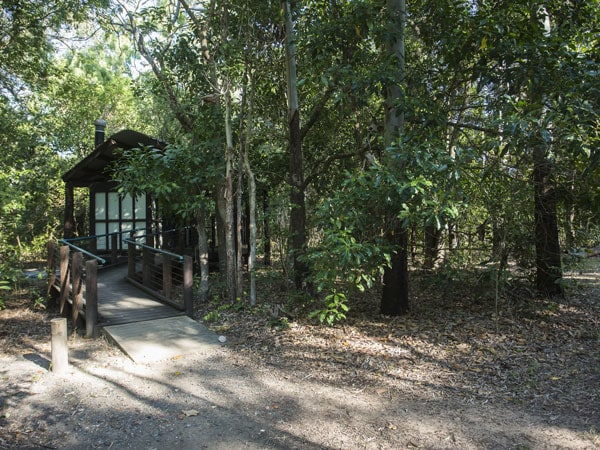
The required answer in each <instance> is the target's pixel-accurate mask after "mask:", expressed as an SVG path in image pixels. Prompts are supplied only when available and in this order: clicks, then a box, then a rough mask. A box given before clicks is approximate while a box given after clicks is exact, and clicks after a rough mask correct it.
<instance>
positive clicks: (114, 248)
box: [110, 234, 119, 264]
mask: <svg viewBox="0 0 600 450" xmlns="http://www.w3.org/2000/svg"><path fill="white" fill-rule="evenodd" d="M118 237H119V236H118V235H116V234H113V235H111V236H110V263H111V264H116V263H117V258H118V253H117V252H118V250H119V249H118V245H119V241H118Z"/></svg>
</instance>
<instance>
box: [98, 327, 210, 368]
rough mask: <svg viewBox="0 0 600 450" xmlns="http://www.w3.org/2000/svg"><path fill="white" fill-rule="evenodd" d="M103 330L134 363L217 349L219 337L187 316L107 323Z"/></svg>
mask: <svg viewBox="0 0 600 450" xmlns="http://www.w3.org/2000/svg"><path fill="white" fill-rule="evenodd" d="M104 333H105V334H106V335H107V337H109V338H110V339H112V340H113V341H114V342H115V343H116V344H117V345H118V346H119V347H120V348H121V350H123V352H125V354H127V356H129V357H130V358H131V359H132V360H133V361H135V362H136V363H144V362H152V361H160V360H164V359H169V358H174V357H176V356H182V355H187V354H191V353H206V352H209V351H213V350H215V349H217V348H219V347H220V346H221V345H222V344H221V343H220V342H219V337H218V336H217V335H216V334H215V333H213V332H212V331H210V330H209V329H208V328H206V327H205V326H204V325H202V324H200V323H198V322H196V321H195V320H192V319H190V318H189V317H187V316H178V317H170V318H166V319H156V320H147V321H145V322H137V323H128V324H122V325H110V326H106V327H104Z"/></svg>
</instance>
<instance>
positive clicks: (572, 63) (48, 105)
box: [0, 0, 600, 323]
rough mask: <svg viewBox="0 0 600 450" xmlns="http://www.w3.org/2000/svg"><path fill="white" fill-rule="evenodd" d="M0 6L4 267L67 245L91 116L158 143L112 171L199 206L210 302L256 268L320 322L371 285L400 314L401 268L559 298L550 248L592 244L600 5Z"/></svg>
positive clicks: (375, 1) (231, 0)
mask: <svg viewBox="0 0 600 450" xmlns="http://www.w3.org/2000/svg"><path fill="white" fill-rule="evenodd" d="M1 5H2V6H1V9H0V22H1V24H2V27H1V29H2V31H0V33H2V38H1V41H0V139H1V141H2V142H1V145H2V149H3V151H2V152H1V153H0V163H1V164H2V167H3V170H2V171H1V172H0V282H9V281H11V280H13V279H14V278H15V277H17V276H18V272H19V270H21V269H22V267H23V264H24V263H25V262H26V261H31V260H34V259H36V258H38V259H39V258H43V251H44V248H45V244H46V242H47V241H48V240H49V239H56V238H59V237H62V233H63V210H64V183H63V181H62V180H61V175H62V174H63V173H64V172H65V171H66V170H68V169H69V168H70V167H72V166H73V165H74V164H75V163H76V162H78V161H79V160H81V159H82V158H83V157H84V156H85V155H87V154H89V153H90V152H91V151H92V150H93V144H94V140H93V122H94V120H96V119H99V118H101V119H103V120H105V121H106V122H107V124H108V128H107V133H108V135H110V134H111V133H114V132H117V131H119V130H121V129H125V128H128V129H133V130H136V131H139V132H142V133H146V134H148V135H150V136H154V137H157V138H160V139H161V140H163V141H165V142H168V143H169V145H168V146H167V148H166V149H165V150H164V151H163V152H160V153H153V154H154V155H155V157H152V158H150V157H149V156H148V155H149V149H148V148H144V147H140V148H136V149H131V150H130V151H129V152H128V153H127V155H126V156H127V158H124V159H121V160H120V162H119V165H118V166H117V167H114V168H113V169H114V173H113V174H112V176H113V177H114V179H115V180H117V181H118V182H119V190H120V192H121V193H122V194H125V193H132V192H135V191H136V189H137V190H139V189H143V190H144V191H145V192H147V193H148V194H150V195H152V196H153V198H155V199H156V200H157V202H159V204H161V205H163V206H162V208H163V210H166V208H167V207H168V208H169V214H171V215H174V216H176V217H178V218H179V219H180V220H181V223H194V224H195V230H196V232H197V233H199V235H200V237H201V238H200V239H199V241H200V243H202V242H204V241H205V239H202V233H205V230H206V225H207V223H208V222H209V220H210V218H211V216H213V215H215V214H216V216H217V222H218V224H219V225H218V226H219V229H220V231H219V233H221V236H222V239H220V240H219V243H220V246H221V248H219V261H220V272H219V273H220V276H221V277H222V281H223V283H224V286H225V289H224V290H223V297H224V298H223V301H228V302H233V301H235V300H236V299H241V300H243V301H248V302H251V303H253V304H254V303H256V302H260V292H256V291H255V290H254V288H253V287H252V288H251V289H248V288H247V287H246V286H245V283H247V282H248V281H246V280H245V279H244V277H243V273H244V272H247V273H248V279H249V280H252V279H253V278H254V277H255V275H256V273H257V272H258V271H259V269H260V270H262V269H264V270H269V271H275V272H278V273H281V274H282V276H283V277H285V278H286V279H287V280H289V281H290V283H293V286H294V292H301V293H303V294H302V298H310V299H311V301H312V302H313V303H312V304H313V306H312V309H313V310H315V311H316V312H315V314H314V315H315V317H317V318H318V319H320V320H321V321H326V322H329V323H333V322H335V321H337V320H341V319H343V318H344V317H345V315H346V313H347V311H348V307H349V306H351V302H352V297H353V295H356V293H360V292H361V291H366V290H377V292H380V294H379V297H380V304H379V305H375V306H376V307H377V308H378V311H380V312H381V313H383V314H390V315H397V314H403V313H405V312H407V311H408V310H409V309H410V299H409V289H408V287H409V283H410V277H409V274H410V273H411V272H413V271H427V272H431V273H433V274H434V275H436V276H439V277H445V278H446V279H452V280H456V281H457V282H459V281H460V275H461V273H466V272H470V271H474V270H477V271H479V273H484V274H489V275H490V278H491V279H493V280H495V282H496V283H508V282H509V279H510V278H511V277H517V276H519V277H521V278H522V279H526V280H528V281H529V282H531V283H532V285H533V286H534V287H535V289H536V290H537V291H538V292H539V294H540V295H543V296H560V295H562V292H563V284H562V270H563V269H562V266H563V263H564V259H565V257H566V256H568V255H573V254H579V253H581V251H582V250H581V249H589V248H592V247H595V246H598V245H599V244H600V222H599V219H600V184H599V183H598V179H599V175H600V173H599V172H600V168H599V161H600V147H599V135H600V121H599V116H598V111H600V89H599V85H598V76H599V73H598V67H599V66H600V42H599V41H600V5H599V2H598V1H596V0H594V1H588V2H581V1H577V0H569V1H564V0H563V1H533V0H526V1H522V0H521V1H515V0H502V1H494V2H491V1H476V0H468V1H461V0H420V1H405V0H386V1H382V0H346V1H342V0H328V1H324V0H306V1H302V2H300V1H292V0H283V1H263V2H252V1H248V0H228V1H221V0H198V1H192V0H152V1H142V2H132V1H128V0H116V1H113V0H89V1H83V2H82V1H75V2H73V1H62V0H51V1H45V2H41V1H27V2H25V1H20V0H10V1H9V0H2V2H1ZM76 195H77V202H76V203H77V204H78V205H80V206H79V208H80V210H79V211H78V214H79V215H80V216H81V217H82V219H81V221H82V223H83V222H85V215H86V214H88V212H87V208H88V205H87V203H86V202H87V197H86V196H87V193H86V192H83V191H78V192H77V193H76ZM241 205H244V206H241ZM242 210H244V211H247V212H245V213H244V218H243V220H244V221H246V223H248V228H249V238H248V242H247V245H248V253H249V256H248V262H247V263H246V262H244V261H242V259H241V257H240V256H239V255H238V254H236V249H238V248H240V247H241V246H242V242H241V241H240V233H239V232H238V230H239V229H240V227H241V221H242V212H241V211H242ZM79 232H80V233H83V234H85V233H90V234H91V231H90V230H89V229H87V230H86V229H85V227H81V228H80V229H79ZM244 245H245V244H244ZM200 254H202V251H200ZM198 265H199V271H200V273H201V276H200V280H201V281H200V292H199V295H201V296H206V295H207V293H208V283H209V282H210V276H209V272H208V262H207V261H198ZM517 274H518V275H517ZM289 297H290V301H294V299H297V298H299V296H298V295H296V294H294V295H291V294H290V296H289Z"/></svg>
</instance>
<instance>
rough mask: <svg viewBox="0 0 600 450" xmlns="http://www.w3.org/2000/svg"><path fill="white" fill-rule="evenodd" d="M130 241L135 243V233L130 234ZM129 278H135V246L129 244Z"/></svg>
mask: <svg viewBox="0 0 600 450" xmlns="http://www.w3.org/2000/svg"><path fill="white" fill-rule="evenodd" d="M130 239H131V240H132V241H134V242H135V235H134V233H133V231H132V232H131V234H130ZM127 276H128V277H129V278H131V279H132V280H133V279H134V278H135V244H131V243H128V244H127Z"/></svg>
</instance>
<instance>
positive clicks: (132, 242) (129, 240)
mask: <svg viewBox="0 0 600 450" xmlns="http://www.w3.org/2000/svg"><path fill="white" fill-rule="evenodd" d="M140 237H143V236H137V237H136V238H140ZM123 242H126V243H127V244H133V245H135V246H138V247H141V248H145V249H148V250H153V251H155V252H157V253H161V254H163V255H167V256H171V257H173V258H176V259H177V260H178V261H183V255H179V254H177V253H173V252H170V251H167V250H163V249H162V248H156V247H152V246H151V245H147V244H140V243H139V242H136V241H135V239H128V238H125V239H123Z"/></svg>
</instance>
